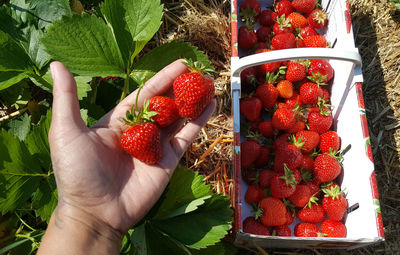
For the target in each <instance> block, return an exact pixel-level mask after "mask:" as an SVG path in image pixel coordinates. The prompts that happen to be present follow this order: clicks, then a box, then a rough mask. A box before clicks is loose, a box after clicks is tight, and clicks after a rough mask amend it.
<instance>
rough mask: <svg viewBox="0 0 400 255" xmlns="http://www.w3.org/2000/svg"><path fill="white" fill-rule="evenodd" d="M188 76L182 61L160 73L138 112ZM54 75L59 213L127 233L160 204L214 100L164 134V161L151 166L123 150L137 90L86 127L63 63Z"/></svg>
mask: <svg viewBox="0 0 400 255" xmlns="http://www.w3.org/2000/svg"><path fill="white" fill-rule="evenodd" d="M186 71H187V68H186V66H185V65H184V64H183V63H181V61H175V62H173V63H172V64H170V65H169V66H167V67H165V68H164V69H163V70H161V71H160V72H159V73H158V74H156V75H155V76H154V77H153V78H152V79H150V80H149V81H148V82H147V83H146V84H145V86H144V87H143V89H142V91H141V93H140V95H139V99H138V105H139V107H141V106H142V105H143V103H144V100H145V99H149V98H150V97H152V96H155V95H163V94H167V93H168V92H171V85H172V83H173V80H174V79H175V78H176V77H177V76H178V75H180V74H182V73H184V72H186ZM51 72H52V76H53V79H54V88H53V95H54V99H53V112H52V122H51V127H50V131H49V143H50V150H51V158H52V162H53V168H54V173H55V177H56V181H57V188H58V195H59V204H58V206H57V209H56V210H57V211H58V212H56V214H57V213H59V212H60V213H61V214H62V215H65V214H67V216H69V215H72V217H74V216H73V215H87V216H88V218H89V219H90V218H93V219H95V220H96V221H98V222H100V223H101V224H103V223H104V224H105V225H106V226H107V227H109V228H111V229H113V230H115V231H118V232H120V233H121V234H124V233H125V232H126V231H127V230H128V229H129V228H131V227H132V226H133V225H134V224H135V223H137V222H138V221H139V220H140V219H141V218H143V217H144V216H145V214H146V213H147V212H148V211H149V210H150V209H151V207H152V206H153V205H154V204H155V202H156V201H157V200H158V198H159V197H160V195H161V194H162V192H163V190H164V189H165V187H166V185H167V183H168V181H169V179H170V177H171V175H172V173H173V171H174V169H175V168H176V166H177V164H178V162H179V160H180V158H181V157H182V155H183V153H184V152H185V151H186V149H187V148H188V146H189V145H190V144H191V142H192V141H193V140H194V139H195V137H196V136H197V135H198V133H199V131H200V129H201V128H202V126H203V125H205V123H206V122H207V120H208V119H209V118H210V116H211V114H212V113H213V111H214V109H215V101H212V102H211V104H210V105H209V106H208V107H207V108H206V109H205V111H204V112H203V114H202V115H201V116H200V117H199V118H198V119H196V120H193V121H191V122H189V123H187V124H186V125H185V126H183V127H182V125H183V121H182V120H181V121H177V122H176V123H175V124H173V125H172V126H170V127H168V128H166V129H162V130H161V144H162V159H161V161H160V162H159V163H158V164H157V165H155V166H149V165H146V164H144V163H142V162H141V161H139V160H137V159H135V158H133V157H132V156H131V155H129V154H128V153H126V152H125V151H124V150H123V149H122V147H121V145H120V136H121V133H122V131H123V130H124V129H126V128H127V126H124V124H123V123H122V122H121V121H120V117H124V116H125V113H126V111H127V110H129V109H130V108H131V106H132V105H133V104H134V103H135V99H136V92H137V91H135V92H133V93H131V94H130V95H129V96H128V97H126V98H125V99H124V100H123V101H122V102H120V103H119V104H118V105H117V106H116V107H115V108H114V109H113V110H112V111H110V112H109V113H107V114H106V115H105V116H103V117H102V118H101V119H100V120H99V122H98V123H97V124H96V125H95V126H93V127H92V128H88V127H87V126H86V125H85V123H84V122H83V120H82V118H81V116H80V109H79V102H78V98H77V92H76V84H75V81H74V79H73V76H72V75H71V73H70V72H69V71H68V70H67V69H66V68H65V67H64V65H63V64H61V63H60V62H53V63H52V64H51ZM75 213H77V214H75ZM76 217H78V216H76ZM79 217H80V216H79ZM60 220H61V221H62V219H60ZM56 224H57V219H56Z"/></svg>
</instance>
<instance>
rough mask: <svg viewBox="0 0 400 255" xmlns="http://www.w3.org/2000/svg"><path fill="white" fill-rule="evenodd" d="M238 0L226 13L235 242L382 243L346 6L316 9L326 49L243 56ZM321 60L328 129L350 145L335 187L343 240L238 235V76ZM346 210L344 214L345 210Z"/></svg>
mask: <svg viewBox="0 0 400 255" xmlns="http://www.w3.org/2000/svg"><path fill="white" fill-rule="evenodd" d="M242 1H243V0H241V1H237V0H233V1H232V2H231V4H232V5H231V10H232V58H231V70H232V71H231V87H232V98H233V103H232V107H233V115H234V133H235V135H234V136H235V148H234V149H235V150H234V151H235V156H234V171H235V196H234V198H233V199H234V205H235V232H236V239H235V244H236V245H238V246H248V247H252V246H255V245H258V246H260V247H280V248H334V249H340V248H342V249H354V248H358V247H361V246H365V245H369V244H372V243H376V242H379V241H383V240H384V234H383V225H382V217H381V214H380V208H379V198H378V192H377V187H376V179H375V172H374V164H373V161H372V155H371V147H370V143H369V134H368V127H367V121H366V118H365V107H364V102H363V96H362V90H361V87H362V81H363V80H362V72H361V58H360V56H359V54H358V50H357V48H355V44H354V38H353V31H352V26H351V20H350V11H349V5H348V3H347V2H346V0H322V8H323V9H324V10H326V12H327V13H328V17H329V23H328V27H327V29H325V31H323V33H324V35H325V37H326V38H327V40H328V41H329V42H330V44H331V45H334V47H333V48H332V49H328V48H326V49H325V48H324V49H322V48H318V49H315V48H307V49H306V48H300V49H287V50H279V51H272V52H268V53H261V54H255V55H250V56H245V55H246V53H245V52H243V51H242V50H241V49H238V44H237V35H238V28H239V27H240V26H241V25H243V24H242V22H240V21H238V8H239V6H240V4H241V3H242ZM259 2H260V3H261V6H262V9H265V7H267V6H271V5H272V1H270V0H259ZM295 58H297V59H308V58H327V59H329V62H330V64H331V65H332V67H333V68H334V70H335V76H334V81H333V84H332V91H331V103H332V105H334V109H333V112H332V113H333V116H334V124H333V125H334V126H333V127H334V129H335V130H336V131H337V132H338V134H339V136H340V137H341V143H342V148H345V147H346V146H348V145H350V146H351V149H350V150H349V151H348V152H347V153H346V154H345V155H344V160H343V174H342V177H341V178H340V179H341V180H340V182H341V187H342V189H343V190H345V192H346V194H347V195H346V198H347V200H348V203H349V207H350V208H351V209H352V211H351V212H349V213H348V214H347V216H346V217H345V224H346V227H347V237H346V238H325V237H318V238H304V237H276V236H259V235H253V234H247V233H244V232H243V231H242V222H243V220H244V219H245V218H246V217H247V216H250V215H251V208H250V206H249V205H248V204H247V203H246V202H244V194H245V192H246V190H247V184H246V183H244V182H243V181H242V179H241V168H240V143H241V137H240V118H241V116H240V109H239V100H240V96H241V95H240V72H241V71H243V70H244V69H246V68H247V67H249V66H255V65H259V64H261V63H267V62H275V61H281V60H289V59H295ZM349 211H350V210H349Z"/></svg>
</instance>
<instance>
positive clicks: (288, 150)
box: [274, 143, 303, 173]
mask: <svg viewBox="0 0 400 255" xmlns="http://www.w3.org/2000/svg"><path fill="white" fill-rule="evenodd" d="M275 152H276V155H275V158H274V170H275V171H277V172H278V173H283V172H284V170H285V165H286V166H287V168H289V169H291V170H293V171H295V169H296V168H297V167H300V165H301V162H302V161H303V155H302V154H301V152H300V149H299V148H297V147H296V146H295V145H293V144H290V143H289V144H288V145H284V147H279V148H278V149H277V150H276V151H275Z"/></svg>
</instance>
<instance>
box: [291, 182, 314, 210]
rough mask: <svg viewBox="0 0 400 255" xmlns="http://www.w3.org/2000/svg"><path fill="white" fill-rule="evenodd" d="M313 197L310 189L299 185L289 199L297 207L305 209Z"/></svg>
mask: <svg viewBox="0 0 400 255" xmlns="http://www.w3.org/2000/svg"><path fill="white" fill-rule="evenodd" d="M311 196H312V194H311V190H310V188H309V187H308V186H306V185H302V184H299V185H297V186H296V191H295V192H294V193H293V194H292V195H291V196H290V197H289V200H290V202H292V203H293V204H294V205H295V206H297V207H304V206H305V205H306V204H307V203H308V201H309V200H310V198H311Z"/></svg>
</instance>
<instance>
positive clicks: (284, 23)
mask: <svg viewBox="0 0 400 255" xmlns="http://www.w3.org/2000/svg"><path fill="white" fill-rule="evenodd" d="M293 30H294V28H293V26H292V25H291V24H290V20H289V19H287V18H285V15H282V16H280V17H278V18H277V19H276V23H275V24H274V26H273V27H272V31H273V32H274V33H275V35H277V34H282V33H292V32H293Z"/></svg>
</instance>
